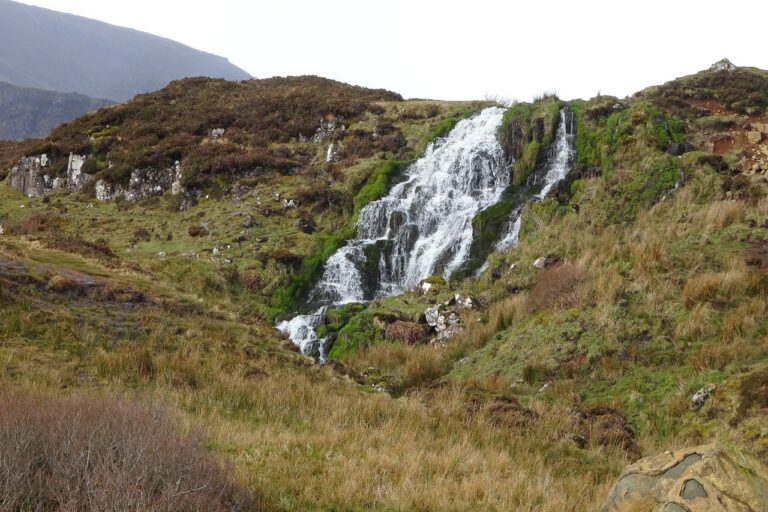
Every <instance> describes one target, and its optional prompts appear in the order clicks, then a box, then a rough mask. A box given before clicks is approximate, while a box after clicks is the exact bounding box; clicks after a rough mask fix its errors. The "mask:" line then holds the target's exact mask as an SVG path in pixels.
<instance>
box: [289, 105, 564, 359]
mask: <svg viewBox="0 0 768 512" xmlns="http://www.w3.org/2000/svg"><path fill="white" fill-rule="evenodd" d="M503 115H504V109H502V108H498V107H491V108H487V109H485V110H483V111H481V112H480V113H478V114H476V115H474V116H472V117H470V118H469V119H465V120H463V121H460V122H459V123H458V124H457V125H456V127H455V128H454V129H453V130H452V131H451V132H450V134H449V135H448V136H447V137H445V138H441V139H438V140H436V141H434V142H433V143H432V144H430V145H429V147H428V148H427V150H426V152H425V153H424V155H423V156H422V157H421V158H419V159H418V160H417V161H416V162H414V163H413V164H411V165H410V166H409V167H408V169H407V170H406V171H405V173H404V180H403V181H402V182H400V183H398V184H397V185H395V186H394V187H392V189H391V190H390V192H389V194H388V195H387V196H386V197H383V198H381V199H379V200H377V201H373V202H371V203H370V204H368V205H367V206H365V207H364V208H363V209H362V210H361V211H360V215H359V217H358V221H357V237H356V238H354V239H353V240H349V241H348V242H347V244H346V245H345V246H344V247H342V248H340V249H339V250H337V251H336V252H335V253H334V254H333V255H331V257H330V258H328V261H327V262H326V263H325V266H324V268H323V275H322V277H321V278H320V280H319V281H318V283H317V284H316V285H315V287H314V288H313V289H312V291H311V292H310V294H309V297H308V301H307V303H308V304H310V305H312V307H313V308H314V310H313V311H312V312H310V313H308V314H301V315H297V316H295V317H293V318H291V319H290V320H286V321H283V322H280V323H279V324H278V325H277V328H278V329H279V330H280V331H282V332H285V333H288V335H289V336H290V338H291V341H293V343H295V344H296V345H297V346H298V347H299V348H300V349H301V351H302V353H304V354H312V355H317V356H318V357H319V359H320V360H321V361H323V360H325V357H326V353H327V344H328V341H327V340H326V339H324V338H318V336H317V334H316V332H315V328H316V327H317V326H318V325H320V323H321V322H322V321H323V320H324V318H325V314H326V311H327V309H328V307H329V306H339V305H342V304H348V303H352V302H365V301H369V300H373V299H376V298H379V297H384V296H389V295H396V294H400V293H403V292H405V291H407V290H409V289H412V288H413V287H415V286H416V285H417V284H418V283H419V281H421V280H422V279H425V278H427V277H429V276H430V275H435V274H440V275H442V276H443V277H445V278H449V277H450V276H451V274H452V273H453V272H455V271H456V270H458V269H459V268H460V267H461V266H462V264H463V263H464V262H465V261H466V260H467V258H468V256H469V250H470V247H471V244H472V219H473V218H474V217H475V215H477V214H478V213H479V212H480V211H482V210H484V209H486V208H488V207H489V206H491V205H494V204H496V203H497V202H499V200H500V199H501V197H502V193H503V192H504V191H505V189H507V188H508V187H509V185H510V169H509V166H508V164H507V163H506V162H505V158H504V152H503V150H502V148H501V145H500V144H499V141H498V137H497V132H498V128H499V126H500V124H501V120H502V116H503ZM573 134H574V130H573V114H572V113H571V112H570V111H568V110H567V109H562V110H561V111H560V122H559V125H558V129H557V134H556V137H555V142H554V144H552V146H551V147H550V155H549V158H548V159H547V161H548V164H547V166H546V167H545V169H544V170H543V171H542V172H537V173H534V175H533V176H532V177H531V179H530V181H529V183H528V184H527V185H530V186H531V187H541V188H540V189H539V191H538V192H537V193H536V194H535V195H533V196H529V197H530V199H529V200H533V201H539V200H541V199H543V198H544V197H545V196H546V195H547V194H548V193H549V192H550V191H551V190H552V188H553V187H555V185H557V184H558V183H559V182H560V181H561V180H563V179H564V178H565V176H566V175H567V173H568V171H569V169H570V166H571V164H572V162H573V157H574V154H575V152H574V150H573ZM521 209H522V207H518V208H517V209H516V210H515V211H514V212H513V213H512V215H511V216H510V218H509V222H508V228H507V230H506V232H505V234H504V236H503V237H502V238H501V240H499V242H497V244H496V249H497V250H505V249H508V248H510V247H512V246H513V245H515V244H516V243H517V239H518V236H519V233H520V211H521Z"/></svg>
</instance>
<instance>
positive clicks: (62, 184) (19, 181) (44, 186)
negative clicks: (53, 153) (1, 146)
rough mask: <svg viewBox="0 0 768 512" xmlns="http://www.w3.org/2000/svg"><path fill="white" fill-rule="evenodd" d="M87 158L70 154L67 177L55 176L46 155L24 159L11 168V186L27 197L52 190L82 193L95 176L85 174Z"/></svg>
mask: <svg viewBox="0 0 768 512" xmlns="http://www.w3.org/2000/svg"><path fill="white" fill-rule="evenodd" d="M84 163H85V157H84V156H82V155H75V154H72V153H70V155H69V160H68V161H67V171H66V175H65V176H63V177H60V176H54V175H53V174H52V172H51V169H50V160H49V158H48V155H46V154H45V153H44V154H42V155H39V156H31V157H26V158H22V159H21V160H20V161H19V163H18V164H16V165H14V166H13V168H11V172H10V177H9V180H10V185H11V188H13V189H14V190H18V191H19V192H21V193H22V194H24V195H25V196H27V197H37V196H40V195H43V194H45V193H46V192H48V191H50V190H55V189H60V188H66V189H67V190H68V191H69V192H81V191H82V190H83V188H85V186H86V185H88V184H89V183H90V182H91V180H93V176H92V175H90V174H87V173H85V172H83V164H84Z"/></svg>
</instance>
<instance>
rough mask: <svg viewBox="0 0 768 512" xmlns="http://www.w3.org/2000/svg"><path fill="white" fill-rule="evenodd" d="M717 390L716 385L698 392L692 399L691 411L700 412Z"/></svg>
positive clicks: (708, 386) (709, 385)
mask: <svg viewBox="0 0 768 512" xmlns="http://www.w3.org/2000/svg"><path fill="white" fill-rule="evenodd" d="M716 389H717V386H716V385H714V384H707V385H706V386H704V387H703V388H701V389H700V390H698V391H697V392H695V393H694V394H693V396H692V397H691V410H693V411H698V410H699V409H701V406H702V405H704V402H706V401H707V400H709V397H711V396H712V395H713V394H714V393H715V390H716Z"/></svg>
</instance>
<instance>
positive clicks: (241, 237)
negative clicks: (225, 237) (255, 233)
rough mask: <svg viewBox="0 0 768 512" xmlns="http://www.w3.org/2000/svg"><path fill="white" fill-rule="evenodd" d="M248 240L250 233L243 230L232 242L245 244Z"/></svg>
mask: <svg viewBox="0 0 768 512" xmlns="http://www.w3.org/2000/svg"><path fill="white" fill-rule="evenodd" d="M247 239H248V231H246V230H242V231H240V232H239V233H238V234H237V235H235V237H234V238H233V239H232V241H233V242H234V243H236V244H240V243H242V242H245V241H246V240H247Z"/></svg>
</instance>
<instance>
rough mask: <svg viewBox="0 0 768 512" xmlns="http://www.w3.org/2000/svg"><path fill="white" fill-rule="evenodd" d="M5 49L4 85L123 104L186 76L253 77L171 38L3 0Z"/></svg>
mask: <svg viewBox="0 0 768 512" xmlns="http://www.w3.org/2000/svg"><path fill="white" fill-rule="evenodd" d="M0 48H2V53H1V54H0V81H4V82H8V83H11V84H14V85H17V86H21V87H31V88H35V89H45V90H50V91H59V92H77V93H79V94H84V95H86V96H90V97H92V98H106V99H110V100H113V101H117V102H120V101H125V100H128V99H130V98H132V97H133V96H135V95H136V94H139V93H143V92H148V91H154V90H157V89H160V88H161V87H163V86H165V85H166V84H167V83H168V82H170V81H171V80H175V79H179V78H185V77H192V76H209V77H217V78H226V79H229V80H245V79H248V78H250V75H248V73H246V72H245V71H243V70H242V69H240V68H238V67H236V66H234V65H232V64H230V63H229V62H228V61H227V60H226V59H225V58H223V57H219V56H216V55H211V54H209V53H205V52H201V51H198V50H194V49H192V48H190V47H188V46H185V45H183V44H180V43H177V42H174V41H171V40H168V39H164V38H161V37H157V36H153V35H150V34H146V33H143V32H139V31H136V30H130V29H127V28H122V27H116V26H113V25H109V24H107V23H102V22H99V21H95V20H90V19H87V18H82V17H79V16H73V15H69V14H64V13H60V12H55V11H51V10H48V9H42V8H39V7H32V6H28V5H24V4H21V3H18V2H13V1H11V0H1V1H0Z"/></svg>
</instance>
